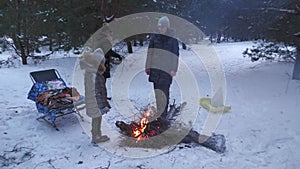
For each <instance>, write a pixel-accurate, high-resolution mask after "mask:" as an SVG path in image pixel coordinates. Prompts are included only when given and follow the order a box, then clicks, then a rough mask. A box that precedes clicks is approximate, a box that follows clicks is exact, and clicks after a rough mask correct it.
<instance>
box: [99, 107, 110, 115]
mask: <svg viewBox="0 0 300 169" xmlns="http://www.w3.org/2000/svg"><path fill="white" fill-rule="evenodd" d="M100 112H101V114H102V115H104V114H106V113H108V112H109V108H108V107H103V108H102V109H100Z"/></svg>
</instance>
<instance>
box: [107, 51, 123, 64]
mask: <svg viewBox="0 0 300 169" xmlns="http://www.w3.org/2000/svg"><path fill="white" fill-rule="evenodd" d="M107 54H108V55H110V56H111V57H114V58H118V59H119V60H120V61H121V60H122V57H121V55H119V54H118V53H116V52H115V51H113V50H112V49H110V50H109V51H108V52H107Z"/></svg>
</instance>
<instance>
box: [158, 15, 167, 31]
mask: <svg viewBox="0 0 300 169" xmlns="http://www.w3.org/2000/svg"><path fill="white" fill-rule="evenodd" d="M157 25H158V26H165V27H167V28H170V20H169V18H168V17H167V16H163V17H161V18H160V19H159V20H158V23H157Z"/></svg>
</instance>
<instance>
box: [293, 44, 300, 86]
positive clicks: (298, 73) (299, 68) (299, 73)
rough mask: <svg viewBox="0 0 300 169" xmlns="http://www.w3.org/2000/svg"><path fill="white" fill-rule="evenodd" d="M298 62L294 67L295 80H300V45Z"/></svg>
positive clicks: (299, 47) (298, 47)
mask: <svg viewBox="0 0 300 169" xmlns="http://www.w3.org/2000/svg"><path fill="white" fill-rule="evenodd" d="M296 55H297V56H296V62H295V65H294V71H293V79H294V80H300V45H298V46H297V54H296Z"/></svg>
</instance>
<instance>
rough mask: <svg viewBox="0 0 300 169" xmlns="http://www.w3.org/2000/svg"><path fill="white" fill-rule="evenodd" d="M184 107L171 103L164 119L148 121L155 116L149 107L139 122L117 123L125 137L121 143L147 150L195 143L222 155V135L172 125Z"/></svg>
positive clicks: (223, 145)
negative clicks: (207, 133) (206, 134)
mask: <svg viewBox="0 0 300 169" xmlns="http://www.w3.org/2000/svg"><path fill="white" fill-rule="evenodd" d="M185 105H186V103H183V104H181V105H180V106H178V107H176V105H175V103H173V104H172V105H170V110H169V111H168V114H167V116H166V117H165V118H162V117H158V118H156V119H154V120H149V119H151V117H152V116H153V114H155V113H154V110H153V108H151V107H150V108H148V109H147V110H145V111H144V113H143V114H142V117H141V120H140V121H139V122H134V121H132V122H130V123H129V124H128V123H125V122H123V121H117V122H116V126H117V127H118V128H120V130H121V133H122V134H123V135H125V136H127V137H126V140H124V142H122V143H123V144H124V145H126V146H138V147H148V148H162V147H164V146H168V145H174V144H178V143H196V144H198V145H201V146H204V147H207V148H209V149H211V150H214V151H216V152H218V153H224V152H225V149H226V146H225V137H224V136H223V135H220V134H213V135H212V136H205V135H201V134H199V133H198V132H197V131H195V130H193V129H186V128H178V127H176V126H174V125H172V124H173V122H174V121H175V118H176V116H178V115H179V114H180V112H181V110H182V108H183V107H184V106H185Z"/></svg>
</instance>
